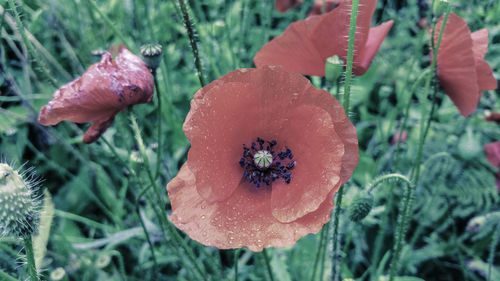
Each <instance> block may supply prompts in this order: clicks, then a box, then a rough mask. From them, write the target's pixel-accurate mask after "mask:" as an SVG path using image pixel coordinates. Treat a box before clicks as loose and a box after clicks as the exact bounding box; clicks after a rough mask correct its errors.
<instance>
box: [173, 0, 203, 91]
mask: <svg viewBox="0 0 500 281" xmlns="http://www.w3.org/2000/svg"><path fill="white" fill-rule="evenodd" d="M177 2H178V3H179V7H180V8H181V13H182V20H183V22H184V26H185V27H186V31H187V33H188V36H189V43H190V44H191V51H192V52H193V56H194V64H195V66H196V74H197V75H198V79H199V80H200V85H201V86H202V87H203V86H205V84H206V83H205V78H204V77H203V71H202V67H201V60H200V55H199V51H198V39H197V37H196V30H195V28H194V23H193V22H192V21H191V16H190V14H189V11H188V9H189V7H188V5H187V3H186V0H177Z"/></svg>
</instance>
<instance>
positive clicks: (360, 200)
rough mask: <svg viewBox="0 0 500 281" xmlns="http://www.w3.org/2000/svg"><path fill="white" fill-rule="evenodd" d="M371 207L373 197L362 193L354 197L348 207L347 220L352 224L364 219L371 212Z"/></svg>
mask: <svg viewBox="0 0 500 281" xmlns="http://www.w3.org/2000/svg"><path fill="white" fill-rule="evenodd" d="M372 207H373V196H372V195H371V194H370V193H368V192H366V191H362V192H360V193H358V194H356V196H355V197H354V199H353V200H352V202H351V205H350V206H349V219H350V220H351V221H354V222H358V221H360V220H362V219H364V218H365V217H366V216H367V215H368V214H369V213H370V211H371V210H372Z"/></svg>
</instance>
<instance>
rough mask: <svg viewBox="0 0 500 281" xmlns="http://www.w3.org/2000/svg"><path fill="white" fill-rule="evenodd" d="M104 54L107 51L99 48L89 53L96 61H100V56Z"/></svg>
mask: <svg viewBox="0 0 500 281" xmlns="http://www.w3.org/2000/svg"><path fill="white" fill-rule="evenodd" d="M106 52H107V51H106V50H104V49H103V48H99V49H95V50H92V51H90V53H91V54H92V56H94V57H97V59H98V60H100V59H101V56H102V55H104V53H106Z"/></svg>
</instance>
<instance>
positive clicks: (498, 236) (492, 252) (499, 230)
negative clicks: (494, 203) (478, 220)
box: [487, 223, 500, 281]
mask: <svg viewBox="0 0 500 281" xmlns="http://www.w3.org/2000/svg"><path fill="white" fill-rule="evenodd" d="M499 239H500V223H499V224H497V228H496V230H495V232H494V233H493V236H492V240H491V244H490V255H489V257H488V279H487V281H490V280H491V266H492V265H493V260H494V258H495V249H496V247H497V244H498V240H499Z"/></svg>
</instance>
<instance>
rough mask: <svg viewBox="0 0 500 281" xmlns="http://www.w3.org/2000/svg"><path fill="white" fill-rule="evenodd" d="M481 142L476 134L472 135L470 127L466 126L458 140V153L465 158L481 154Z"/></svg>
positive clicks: (468, 158)
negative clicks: (464, 131)
mask: <svg viewBox="0 0 500 281" xmlns="http://www.w3.org/2000/svg"><path fill="white" fill-rule="evenodd" d="M481 149H482V147H481V142H480V140H479V136H478V135H473V132H472V129H471V128H470V127H469V128H467V132H466V133H465V134H464V135H463V136H462V137H460V139H459V141H458V154H459V155H460V156H461V157H462V158H463V159H465V160H470V159H473V158H475V157H477V156H479V154H481Z"/></svg>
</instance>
